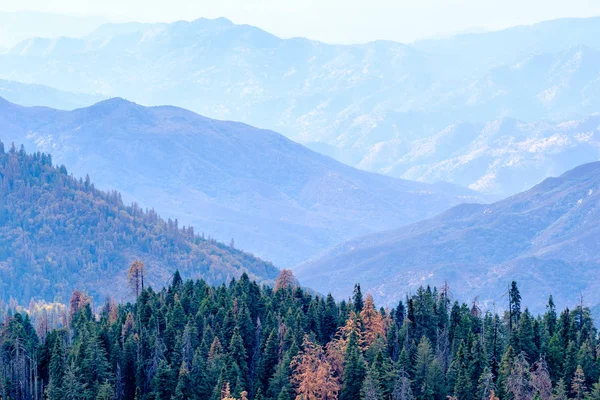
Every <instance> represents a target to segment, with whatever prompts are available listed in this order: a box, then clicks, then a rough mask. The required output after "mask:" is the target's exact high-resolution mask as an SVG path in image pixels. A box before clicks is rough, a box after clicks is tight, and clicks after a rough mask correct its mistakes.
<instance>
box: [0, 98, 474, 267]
mask: <svg viewBox="0 0 600 400" xmlns="http://www.w3.org/2000/svg"><path fill="white" fill-rule="evenodd" d="M0 126H1V127H2V128H1V131H0V138H1V139H2V140H3V141H4V142H5V143H10V142H15V143H17V144H19V143H23V144H24V145H25V148H26V149H27V150H28V151H43V152H48V153H51V154H52V156H53V157H54V160H55V162H57V163H59V164H64V165H65V166H66V167H67V168H68V169H69V171H72V172H73V173H74V174H75V176H85V175H86V174H87V173H89V174H90V175H91V176H93V177H94V182H96V184H97V186H98V187H99V188H102V189H117V190H119V191H120V192H121V193H122V194H123V197H124V199H125V201H126V202H131V201H136V202H137V203H139V204H140V205H141V206H142V207H154V208H155V209H156V210H157V211H159V212H160V213H161V215H164V216H165V217H171V218H173V219H175V218H176V219H178V220H179V222H180V223H182V224H186V225H189V224H191V225H193V226H195V227H196V228H197V229H198V230H201V231H204V232H205V233H206V235H210V236H211V237H213V238H216V239H219V240H221V241H225V242H226V243H229V241H230V240H231V239H233V240H234V242H235V244H236V247H238V248H241V249H245V250H248V251H251V252H252V253H254V254H256V255H258V256H260V257H261V258H263V259H267V260H270V261H273V262H274V263H275V265H277V266H278V267H282V268H283V267H289V266H292V265H295V264H297V263H299V262H301V261H303V260H305V259H307V258H309V257H311V256H313V255H315V254H317V253H319V252H321V251H324V250H325V249H327V248H328V247H330V246H333V245H335V244H337V243H340V242H342V241H344V240H348V239H350V238H353V237H356V236H359V235H363V234H367V233H371V232H375V231H379V230H383V229H391V228H394V227H397V226H401V225H403V224H407V223H410V222H414V221H417V220H420V219H423V218H427V217H431V216H434V215H436V214H438V213H439V212H442V211H444V210H446V209H448V208H449V207H450V206H452V205H456V204H459V203H462V202H464V201H481V200H483V199H482V198H481V196H479V195H478V194H477V193H476V192H473V191H471V190H469V189H463V188H461V187H458V186H453V185H450V184H444V183H440V184H435V185H432V184H425V183H419V182H412V181H407V180H402V179H396V178H391V177H386V176H383V175H378V174H373V173H368V172H364V171H360V170H357V169H354V168H351V167H348V166H346V165H343V164H341V163H339V162H337V161H335V160H333V159H331V158H329V157H326V156H323V155H320V154H318V153H315V152H313V151H311V150H309V149H307V148H306V147H303V146H301V145H299V144H297V143H294V142H292V141H290V140H289V139H287V138H285V137H284V136H282V135H280V134H277V133H275V132H272V131H267V130H261V129H257V128H253V127H251V126H248V125H245V124H241V123H236V122H227V121H217V120H213V119H209V118H205V117H202V116H200V115H197V114H194V113H192V112H190V111H187V110H184V109H180V108H176V107H170V106H163V107H150V108H148V107H143V106H140V105H137V104H134V103H131V102H128V101H125V100H123V99H120V98H114V99H110V100H106V101H103V102H100V103H98V104H96V105H94V106H91V107H88V108H83V109H76V110H73V111H59V110H54V109H50V108H44V107H22V106H18V105H15V104H12V103H10V102H8V101H6V100H1V101H0Z"/></svg>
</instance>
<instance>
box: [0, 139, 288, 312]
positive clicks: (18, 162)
mask: <svg viewBox="0 0 600 400" xmlns="http://www.w3.org/2000/svg"><path fill="white" fill-rule="evenodd" d="M196 232H197V231H196ZM196 232H195V231H194V229H193V228H191V227H189V226H188V227H183V226H181V225H179V224H178V222H177V220H171V219H168V220H163V219H162V218H160V217H159V216H158V215H157V214H156V212H155V211H154V210H152V209H151V210H149V211H148V210H146V211H144V210H142V209H141V208H140V207H139V206H138V205H137V204H133V205H132V206H129V207H127V206H125V205H124V204H123V202H122V200H121V195H120V194H119V193H118V192H116V191H109V192H103V191H100V190H98V189H96V188H95V186H94V184H93V183H92V181H91V180H90V178H89V176H86V178H85V180H83V179H81V178H79V180H78V179H76V178H74V177H73V176H72V175H71V176H69V175H67V170H66V168H65V167H64V166H60V167H57V166H53V162H52V156H51V155H47V154H41V153H39V152H38V153H34V154H31V155H29V154H26V152H25V151H24V149H23V148H21V149H17V148H15V147H12V148H10V149H5V147H4V144H3V143H2V142H0V243H2V246H0V301H8V300H9V298H14V299H16V300H17V301H18V302H19V303H21V304H26V303H27V302H29V301H30V300H31V299H36V300H40V299H41V300H45V301H62V302H67V301H68V299H69V298H70V296H71V293H72V291H73V290H74V289H79V290H83V291H86V292H87V293H88V294H89V295H91V296H93V297H94V298H95V299H96V300H97V301H104V300H105V299H106V298H108V297H117V298H120V299H125V298H128V297H129V296H130V293H129V289H128V287H127V284H126V279H125V277H126V275H127V270H128V268H129V264H130V263H131V262H132V261H133V260H134V259H139V260H141V261H143V262H144V263H145V264H146V277H145V282H146V285H147V286H148V285H152V286H154V287H157V288H160V287H161V286H162V285H164V284H165V283H166V282H167V281H168V280H169V279H170V278H171V277H172V275H173V273H174V271H175V270H180V272H181V273H182V274H183V275H184V276H189V277H195V278H203V279H205V280H206V281H208V282H212V283H213V284H220V283H228V282H229V281H230V280H231V279H232V278H239V277H240V276H241V275H242V274H243V273H247V274H248V275H249V276H250V277H252V279H258V280H259V281H261V282H263V283H273V282H274V279H275V277H276V276H277V274H278V270H277V269H276V268H275V267H274V266H273V265H272V264H271V263H268V262H265V261H262V260H260V259H258V258H256V257H254V256H252V255H250V254H247V253H243V252H241V251H239V250H236V249H234V248H231V247H228V246H225V245H223V244H221V243H218V242H215V241H214V240H207V239H204V238H202V237H200V236H198V235H197V233H196Z"/></svg>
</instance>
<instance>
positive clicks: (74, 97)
mask: <svg viewBox="0 0 600 400" xmlns="http://www.w3.org/2000/svg"><path fill="white" fill-rule="evenodd" d="M0 97H2V98H4V99H6V100H8V101H10V102H12V103H16V104H19V105H22V106H28V107H29V106H45V107H54V108H58V109H61V110H73V109H75V108H82V107H87V106H89V105H92V104H95V103H98V102H99V101H102V100H104V99H105V98H104V97H103V96H99V95H92V94H86V93H75V92H67V91H64V90H58V89H54V88H52V87H50V86H44V85H36V84H30V83H20V82H14V81H6V80H3V79H0Z"/></svg>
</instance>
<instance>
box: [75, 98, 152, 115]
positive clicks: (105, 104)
mask: <svg viewBox="0 0 600 400" xmlns="http://www.w3.org/2000/svg"><path fill="white" fill-rule="evenodd" d="M137 107H141V106H140V105H139V104H137V103H134V102H132V101H129V100H126V99H124V98H122V97H111V98H110V99H106V100H102V101H100V102H98V103H96V104H94V105H92V106H90V107H86V108H82V109H80V110H93V111H105V112H106V111H114V110H116V109H118V108H137Z"/></svg>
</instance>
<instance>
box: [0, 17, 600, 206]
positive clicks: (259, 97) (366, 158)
mask: <svg viewBox="0 0 600 400" xmlns="http://www.w3.org/2000/svg"><path fill="white" fill-rule="evenodd" d="M598 25H600V24H598V18H589V19H569V20H557V21H549V22H547V23H542V24H536V25H533V26H528V27H518V28H512V29H508V30H504V31H500V32H491V33H484V34H477V35H459V36H457V37H453V38H449V39H444V40H438V41H427V42H418V43H414V44H412V45H408V46H407V45H403V44H400V43H394V42H389V41H378V42H373V43H367V44H362V45H347V46H342V45H329V44H324V43H319V42H315V41H310V40H306V39H301V38H296V39H289V40H283V39H280V38H277V37H275V36H273V35H271V34H269V33H267V32H264V31H262V30H260V29H258V28H255V27H252V26H247V25H235V24H233V23H232V22H230V21H228V20H226V19H223V18H221V19H216V20H207V19H199V20H196V21H192V22H184V21H179V22H175V23H172V24H135V23H129V24H109V25H104V26H102V27H100V28H99V29H98V30H96V31H95V32H93V33H91V34H89V35H87V36H86V37H84V38H79V39H74V38H58V39H46V38H34V39H30V40H26V41H23V42H21V43H19V44H18V45H17V46H15V47H13V48H12V49H11V50H10V51H9V52H8V53H7V54H5V55H1V56H0V77H2V78H4V79H11V80H18V81H22V82H31V83H38V84H47V85H50V86H53V87H57V88H60V89H62V90H67V91H77V92H79V91H84V92H89V93H101V94H103V95H105V96H122V97H126V98H129V99H132V100H135V101H138V102H140V103H142V104H147V105H161V104H174V105H177V106H182V107H185V108H188V109H191V110H193V111H196V112H199V113H202V114H203V115H208V116H210V117H214V118H223V119H233V120H239V121H243V122H246V123H250V124H252V125H255V126H261V127H266V128H270V129H275V130H277V131H280V132H282V133H283V134H284V135H286V136H288V137H290V138H292V139H294V140H296V141H299V142H301V143H304V144H306V145H307V146H309V147H311V148H313V149H318V150H319V151H323V152H325V154H327V155H330V156H333V157H335V158H337V159H338V160H340V161H342V162H344V163H346V164H350V165H353V166H358V167H360V168H363V169H367V170H369V171H374V172H383V173H389V174H394V175H393V176H396V177H402V175H399V174H396V173H395V171H396V168H394V166H395V165H396V164H397V161H398V160H399V159H400V158H402V157H403V156H404V155H405V154H406V152H407V150H410V148H411V147H414V145H415V141H418V140H421V139H424V138H427V137H429V136H431V135H434V134H436V133H437V132H440V131H441V130H443V129H444V128H446V127H448V126H449V125H452V124H455V123H457V122H460V121H470V122H472V123H484V122H485V121H489V120H496V119H498V118H516V119H521V120H523V121H525V122H528V123H530V122H535V121H539V120H546V119H550V120H564V119H574V118H576V119H579V118H583V117H585V116H586V115H589V114H592V113H595V112H598V111H599V110H600V97H599V96H598V94H597V93H598V92H599V90H598V89H599V84H600V83H599V82H600V69H599V67H598V65H599V63H598V60H599V59H600V57H599V56H598V50H600V48H599V47H598V44H597V41H596V40H595V38H596V37H597V36H598ZM557 38H558V39H557ZM390 158H391V160H390ZM437 161H438V162H441V161H443V160H437ZM407 167H409V168H410V167H412V165H408V166H407ZM556 169H558V168H556ZM560 172H564V170H562V171H560ZM503 194H505V193H503ZM510 194H512V193H510Z"/></svg>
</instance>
